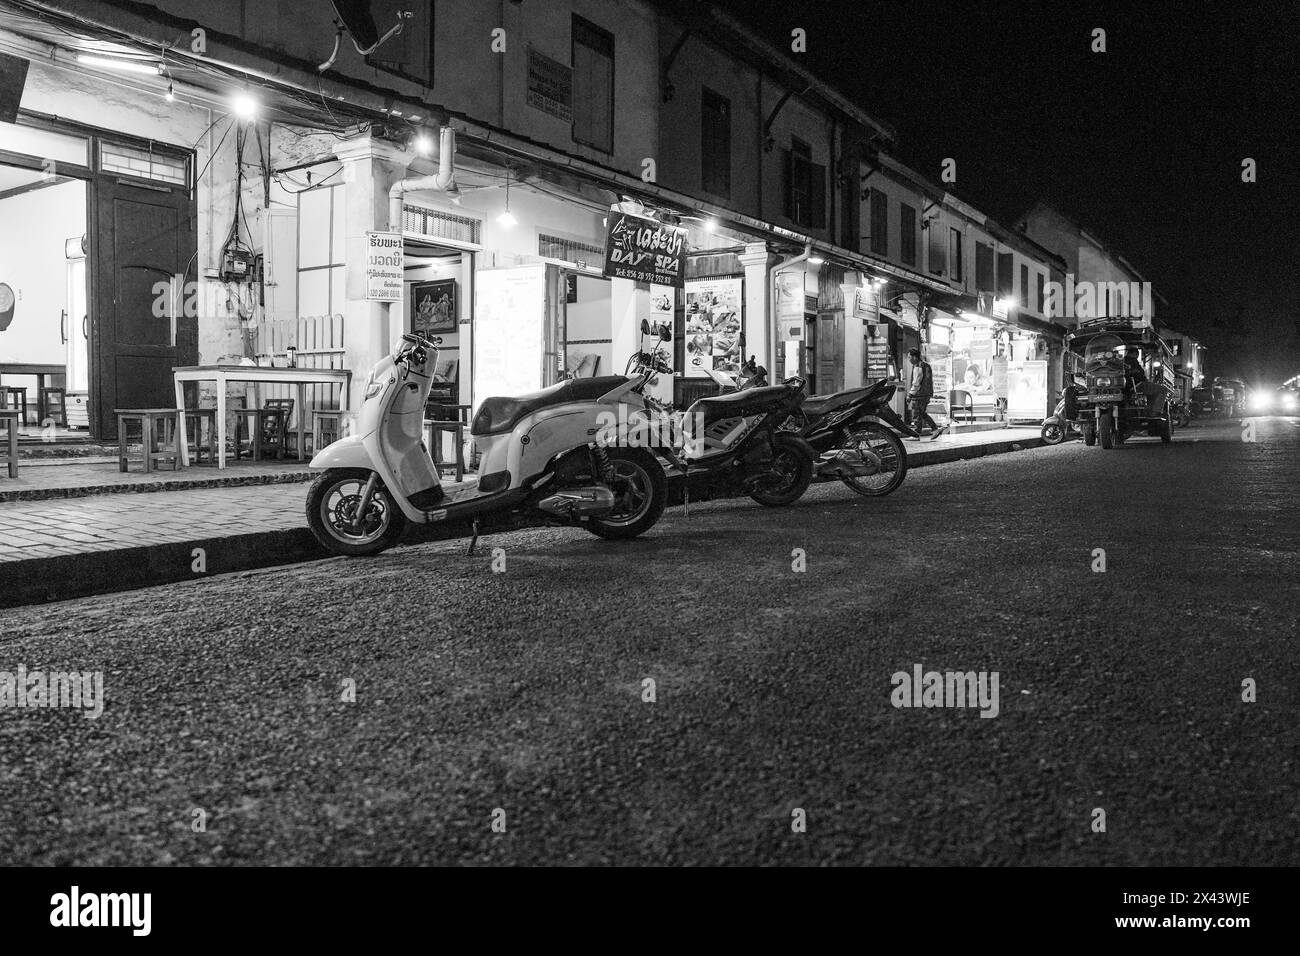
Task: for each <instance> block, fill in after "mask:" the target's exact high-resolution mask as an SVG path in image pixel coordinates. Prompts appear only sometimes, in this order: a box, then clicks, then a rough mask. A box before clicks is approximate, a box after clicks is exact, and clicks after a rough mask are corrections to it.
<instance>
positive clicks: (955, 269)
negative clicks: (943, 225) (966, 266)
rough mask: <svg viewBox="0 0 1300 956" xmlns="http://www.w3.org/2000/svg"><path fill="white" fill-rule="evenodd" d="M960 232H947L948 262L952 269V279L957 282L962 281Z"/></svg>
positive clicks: (954, 230) (956, 230) (952, 230)
mask: <svg viewBox="0 0 1300 956" xmlns="http://www.w3.org/2000/svg"><path fill="white" fill-rule="evenodd" d="M961 260H962V255H961V230H959V229H949V230H948V262H949V265H950V266H951V268H952V273H951V275H952V277H953V278H954V279H955V280H957V281H958V282H961V281H962V270H961Z"/></svg>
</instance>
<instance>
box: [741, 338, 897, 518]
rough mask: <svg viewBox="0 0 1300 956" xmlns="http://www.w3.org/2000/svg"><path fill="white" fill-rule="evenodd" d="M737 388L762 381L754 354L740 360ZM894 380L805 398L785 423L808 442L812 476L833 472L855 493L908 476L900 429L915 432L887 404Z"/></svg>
mask: <svg viewBox="0 0 1300 956" xmlns="http://www.w3.org/2000/svg"><path fill="white" fill-rule="evenodd" d="M741 380H742V383H743V384H741V386H740V387H741V388H746V387H754V386H761V385H765V384H766V383H767V370H766V369H765V368H763V367H762V366H761V365H757V364H755V362H754V359H753V357H751V358H750V359H749V361H748V362H746V363H745V364H744V365H742V366H741ZM897 387H898V386H897V385H893V384H891V383H889V382H886V381H883V380H882V381H879V382H876V383H874V384H872V385H864V386H862V387H860V388H850V389H845V390H844V391H842V392H835V393H834V394H832V395H813V396H810V397H808V398H806V399H804V401H803V404H802V405H801V406H800V408H799V410H798V411H797V412H796V413H795V414H793V415H792V416H791V418H790V421H788V422H787V423H786V425H785V427H786V428H788V429H790V430H792V431H794V432H795V434H797V435H799V437H800V438H803V439H804V440H805V441H807V442H808V444H809V445H811V446H812V448H813V450H814V451H815V452H816V455H817V458H816V462H815V465H814V473H815V475H816V477H818V478H823V479H832V478H838V479H839V480H840V481H842V482H844V484H846V485H848V486H849V487H850V488H852V489H853V490H854V491H856V492H857V493H858V494H860V495H870V496H873V497H874V496H880V495H887V494H889V493H890V492H891V491H895V490H896V489H897V488H898V486H899V485H901V484H902V483H903V479H904V478H906V477H907V450H906V449H905V448H904V447H903V441H902V439H901V438H899V437H898V436H899V434H903V435H907V436H909V437H912V438H916V437H918V435H917V433H916V431H914V430H913V429H912V428H911V427H910V426H909V425H908V424H907V423H906V422H904V421H903V420H902V419H901V418H899V416H898V413H897V412H895V411H894V410H893V408H891V407H890V405H889V401H890V399H891V398H892V397H893V394H894V390H895V389H896V388H897Z"/></svg>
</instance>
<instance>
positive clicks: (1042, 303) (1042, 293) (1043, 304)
mask: <svg viewBox="0 0 1300 956" xmlns="http://www.w3.org/2000/svg"><path fill="white" fill-rule="evenodd" d="M1038 314H1039V315H1044V316H1045V315H1047V274H1046V273H1044V272H1040V273H1038Z"/></svg>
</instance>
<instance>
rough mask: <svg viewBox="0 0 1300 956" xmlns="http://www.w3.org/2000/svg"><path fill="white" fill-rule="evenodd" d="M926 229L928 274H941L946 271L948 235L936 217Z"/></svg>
mask: <svg viewBox="0 0 1300 956" xmlns="http://www.w3.org/2000/svg"><path fill="white" fill-rule="evenodd" d="M926 231H927V232H928V233H929V235H930V241H929V243H928V245H929V247H930V274H931V275H936V276H941V275H943V274H944V273H945V272H947V271H948V236H947V234H946V233H945V231H944V228H943V226H942V224H940V222H939V220H938V219H935V220H934V221H932V222H931V223H930V228H929V229H928V230H926Z"/></svg>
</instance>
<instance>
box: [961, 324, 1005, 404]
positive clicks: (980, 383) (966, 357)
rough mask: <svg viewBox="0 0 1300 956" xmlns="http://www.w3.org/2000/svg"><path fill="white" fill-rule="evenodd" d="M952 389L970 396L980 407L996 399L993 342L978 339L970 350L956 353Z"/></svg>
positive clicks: (972, 343)
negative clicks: (959, 390)
mask: <svg viewBox="0 0 1300 956" xmlns="http://www.w3.org/2000/svg"><path fill="white" fill-rule="evenodd" d="M952 387H953V388H955V389H961V390H962V391H963V392H966V393H967V394H969V395H970V397H971V399H972V401H973V402H974V403H975V404H977V405H979V404H981V403H983V402H989V401H992V400H993V398H995V397H996V396H995V394H994V385H993V340H992V339H976V340H974V341H973V342H971V344H970V348H968V349H963V350H961V352H960V354H956V353H954V355H953V359H952Z"/></svg>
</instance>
